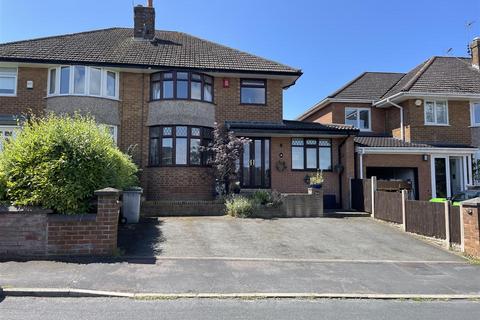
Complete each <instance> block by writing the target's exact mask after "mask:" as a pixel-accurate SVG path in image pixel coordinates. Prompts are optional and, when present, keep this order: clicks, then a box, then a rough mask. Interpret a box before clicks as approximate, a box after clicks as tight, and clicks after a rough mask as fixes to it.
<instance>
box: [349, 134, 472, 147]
mask: <svg viewBox="0 0 480 320" xmlns="http://www.w3.org/2000/svg"><path fill="white" fill-rule="evenodd" d="M355 143H356V144H357V145H359V146H361V147H375V148H474V147H472V146H469V145H465V144H451V143H450V144H445V143H420V142H407V141H402V140H400V139H396V138H393V137H391V136H363V135H362V136H357V137H355Z"/></svg>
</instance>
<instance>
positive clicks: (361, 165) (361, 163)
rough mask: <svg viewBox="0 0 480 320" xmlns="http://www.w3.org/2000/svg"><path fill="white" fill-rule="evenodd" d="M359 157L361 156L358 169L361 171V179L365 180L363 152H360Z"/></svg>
mask: <svg viewBox="0 0 480 320" xmlns="http://www.w3.org/2000/svg"><path fill="white" fill-rule="evenodd" d="M358 155H359V161H358V166H359V168H358V169H359V170H360V179H363V150H360V152H359V153H358Z"/></svg>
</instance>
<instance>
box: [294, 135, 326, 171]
mask: <svg viewBox="0 0 480 320" xmlns="http://www.w3.org/2000/svg"><path fill="white" fill-rule="evenodd" d="M292 169H293V170H311V171H315V170H325V171H329V170H332V141H331V140H329V139H315V138H293V139H292Z"/></svg>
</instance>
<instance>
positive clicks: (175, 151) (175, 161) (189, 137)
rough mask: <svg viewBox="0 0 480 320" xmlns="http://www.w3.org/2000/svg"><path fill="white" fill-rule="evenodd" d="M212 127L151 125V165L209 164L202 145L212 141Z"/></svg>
mask: <svg viewBox="0 0 480 320" xmlns="http://www.w3.org/2000/svg"><path fill="white" fill-rule="evenodd" d="M212 135H213V132H212V129H211V128H205V127H194V126H155V127H150V145H149V150H150V152H149V154H150V157H149V163H150V166H202V165H207V161H208V154H207V152H205V151H203V150H202V148H201V147H202V146H208V145H209V144H210V143H211V141H212Z"/></svg>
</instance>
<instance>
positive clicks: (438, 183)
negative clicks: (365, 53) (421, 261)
mask: <svg viewBox="0 0 480 320" xmlns="http://www.w3.org/2000/svg"><path fill="white" fill-rule="evenodd" d="M479 47H480V39H479V38H476V39H474V40H473V41H472V43H471V44H470V51H471V57H468V58H466V57H432V58H430V59H428V60H427V61H425V62H423V63H421V64H420V65H418V66H417V67H415V68H414V69H412V70H411V71H409V72H407V73H388V72H365V73H363V74H361V75H360V76H359V77H357V78H355V79H354V80H352V81H351V82H349V83H347V84H346V85H345V86H343V87H342V88H340V89H339V90H338V91H336V92H334V93H333V94H331V95H330V96H328V97H326V98H325V99H323V100H322V101H320V102H319V103H317V104H316V105H314V106H313V107H312V108H310V109H309V110H307V111H306V112H305V113H303V114H302V115H301V116H300V117H299V118H298V120H301V121H307V122H315V123H322V124H331V123H338V124H350V125H353V126H354V127H356V128H358V129H359V130H360V134H359V136H358V137H356V138H355V177H356V178H369V177H371V176H376V177H377V178H378V179H385V180H404V181H409V182H410V183H411V184H412V188H413V196H414V197H415V198H417V199H421V200H428V199H430V198H431V197H448V196H451V195H454V194H456V193H458V192H461V191H462V190H465V189H466V188H467V186H468V185H471V184H475V183H478V181H476V180H478V178H477V176H478V173H477V171H476V170H475V167H473V168H472V162H473V163H475V159H479V157H478V148H479V147H480V71H479Z"/></svg>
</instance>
